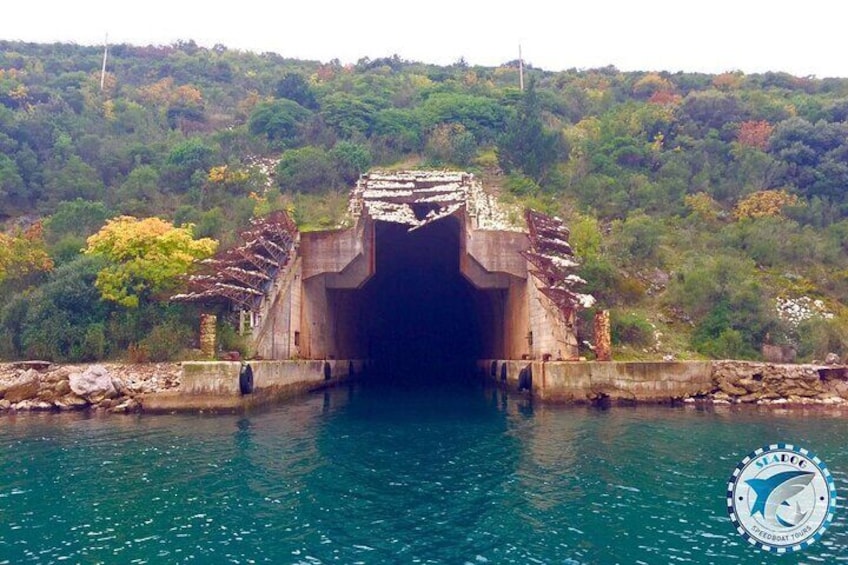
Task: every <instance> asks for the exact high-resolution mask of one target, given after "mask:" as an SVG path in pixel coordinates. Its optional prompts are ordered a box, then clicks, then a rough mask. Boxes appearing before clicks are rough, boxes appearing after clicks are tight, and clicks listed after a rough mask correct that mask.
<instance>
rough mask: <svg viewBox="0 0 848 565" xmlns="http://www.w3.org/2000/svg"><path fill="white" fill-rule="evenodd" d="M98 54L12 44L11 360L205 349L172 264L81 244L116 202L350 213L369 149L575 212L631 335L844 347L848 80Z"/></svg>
mask: <svg viewBox="0 0 848 565" xmlns="http://www.w3.org/2000/svg"><path fill="white" fill-rule="evenodd" d="M102 55H103V53H102V48H101V47H85V46H78V45H68V44H50V45H45V44H26V43H16V42H8V41H0V221H2V222H3V223H4V225H5V229H4V234H0V238H2V240H0V298H2V302H0V303H2V304H3V306H2V309H0V357H3V358H17V357H45V358H50V359H55V360H70V361H81V360H90V359H96V358H102V357H129V358H131V359H134V360H146V359H154V360H155V359H165V358H174V357H179V356H180V355H183V354H184V353H183V351H184V350H185V349H186V348H190V347H191V346H192V340H193V336H194V333H195V329H194V325H195V323H196V318H195V313H194V312H192V311H189V310H186V307H184V306H175V305H169V304H168V303H167V302H166V301H164V300H163V298H164V297H165V296H166V294H167V293H166V292H165V291H166V290H172V289H170V288H169V287H168V284H165V282H167V281H165V282H162V281H160V282H162V284H161V285H158V286H157V285H151V286H149V287H144V286H143V285H142V286H139V287H138V293H137V294H138V297H137V298H138V300H137V301H126V300H125V301H123V303H122V302H121V301H120V300H115V299H111V300H110V299H108V297H106V299H104V297H103V293H102V287H103V285H102V279H98V276H100V275H101V274H102V273H103V271H104V269H105V268H106V267H107V266H108V263H109V261H110V259H109V258H104V257H98V256H96V254H94V255H92V254H87V255H86V254H82V253H81V250H82V249H84V248H86V245H87V244H86V238H88V237H89V236H91V235H92V234H94V233H96V232H98V231H99V230H101V228H102V227H103V226H104V223H105V222H106V221H107V220H108V219H109V218H113V217H115V216H120V215H131V216H135V217H137V218H147V217H153V216H156V217H160V218H162V219H164V220H167V221H168V222H171V223H173V224H174V225H175V226H188V225H189V224H193V226H194V228H193V234H194V236H196V237H198V238H212V239H215V240H217V241H218V242H220V245H222V246H227V245H229V244H231V243H232V242H233V241H234V239H235V234H236V233H237V232H238V230H240V229H242V228H244V227H245V226H246V225H247V222H248V220H249V218H250V217H251V216H254V215H261V214H264V213H267V212H269V211H271V210H275V209H280V208H287V209H289V210H291V211H293V214H294V217H295V219H296V221H297V222H298V223H299V225H300V226H301V229H314V228H325V227H332V226H334V225H335V224H336V223H337V222H338V221H339V219H340V217H341V214H342V213H343V211H344V209H345V191H346V190H347V188H348V187H350V186H351V185H352V183H354V182H355V180H356V179H357V178H358V176H359V174H360V173H361V172H363V171H365V170H368V169H369V168H372V167H380V168H393V167H398V168H399V167H410V166H421V167H436V168H451V169H464V170H469V171H471V172H474V173H475V174H477V175H478V176H481V177H482V179H483V181H484V184H485V185H486V186H487V187H488V188H489V189H490V190H493V191H495V192H498V193H500V194H501V196H502V197H503V198H505V199H509V200H513V201H519V202H522V203H526V204H528V205H531V206H533V207H536V208H539V209H541V210H543V211H545V212H549V213H556V214H559V215H560V216H562V217H563V218H564V219H565V220H566V222H567V223H568V224H569V225H570V226H571V228H572V243H573V244H574V246H575V249H576V251H577V252H578V254H579V255H580V256H581V258H582V261H583V267H582V273H581V274H582V276H583V277H584V278H585V279H586V280H587V281H588V283H589V284H588V286H589V288H590V290H591V292H593V293H595V295H596V296H597V297H598V298H599V305H600V306H601V307H604V308H610V309H611V310H612V319H613V333H614V339H615V340H616V342H617V344H618V348H617V351H618V355H619V356H620V357H627V358H661V357H663V356H664V355H669V354H671V355H675V356H678V357H702V356H706V357H742V358H758V357H759V356H760V351H761V347H762V345H763V344H764V343H772V344H775V345H787V346H793V347H794V348H795V349H796V350H797V353H798V356H799V358H801V359H807V360H809V359H813V358H818V359H823V358H824V356H825V355H826V354H827V353H828V352H835V353H837V354H839V355H841V356H844V355H845V354H846V352H848V349H846V348H847V347H848V310H846V306H845V304H846V298H848V254H846V249H848V219H846V217H848V191H846V187H848V79H823V80H820V79H816V78H813V77H793V76H790V75H788V74H783V73H766V74H761V75H745V74H742V73H739V72H735V73H734V72H730V73H725V74H722V75H717V76H713V75H704V74H687V73H673V74H669V73H623V72H619V71H617V70H616V69H615V68H612V67H607V68H602V69H589V70H576V69H572V70H568V71H563V72H548V71H544V70H542V69H536V68H533V67H532V66H528V68H527V70H526V80H527V84H528V85H529V87H528V88H527V89H526V90H525V91H523V92H521V91H519V90H518V88H517V85H518V70H517V67H518V65H517V62H509V63H506V64H504V65H502V66H500V67H497V68H488V67H473V66H468V65H466V64H465V63H464V62H463V61H461V60H460V61H459V62H458V63H456V64H454V65H452V66H449V67H439V66H434V65H428V64H423V63H417V62H409V61H404V60H401V59H399V58H398V57H397V56H394V57H387V58H383V59H376V60H368V59H364V60H361V61H359V62H358V63H357V64H356V65H351V66H343V65H341V64H339V63H338V62H329V63H320V62H315V61H299V60H293V59H286V58H284V57H281V56H279V55H277V54H273V53H264V54H254V53H247V52H240V51H233V50H228V49H227V48H226V47H223V46H216V47H215V48H214V49H205V48H200V47H198V46H197V45H196V44H194V42H191V41H187V42H180V43H177V44H174V45H170V46H158V47H151V46H148V47H138V46H130V45H116V46H112V47H111V48H110V52H109V59H108V65H107V73H106V75H105V77H104V80H103V83H102V88H101V74H100V68H101V63H102ZM269 173H270V176H269ZM98 280H100V283H99V285H98V286H95V282H96V281H98ZM162 280H163V281H164V279H162ZM113 282H114V281H113ZM124 282H126V281H124ZM171 282H173V281H171ZM127 284H129V283H127ZM585 315H586V316H587V317H588V316H589V315H591V312H587V313H585ZM585 335H586V337H587V339H588V340H591V336H590V335H588V334H585ZM224 337H225V339H226V342H225V347H228V348H235V347H238V346H239V343H238V339H237V337H236V336H233V335H228V334H225V336H224ZM587 355H591V353H590V352H589V351H588V350H587Z"/></svg>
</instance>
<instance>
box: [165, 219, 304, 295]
mask: <svg viewBox="0 0 848 565" xmlns="http://www.w3.org/2000/svg"><path fill="white" fill-rule="evenodd" d="M297 239H298V231H297V227H296V226H295V224H294V221H292V219H291V218H290V217H289V215H288V214H286V213H285V212H284V211H276V212H272V213H271V214H270V215H268V216H265V217H262V218H256V219H253V220H251V222H250V227H249V228H248V229H246V230H244V231H242V232H241V233H240V234H239V240H240V243H239V244H238V245H236V246H235V247H231V248H229V249H226V250H223V251H220V252H218V253H217V254H216V255H215V256H214V257H212V258H211V259H206V260H205V261H201V263H200V269H199V270H198V272H197V273H196V274H194V275H191V276H190V277H188V287H189V288H188V292H186V293H184V294H177V295H175V296H172V297H171V300H173V301H175V302H199V303H201V304H211V303H219V302H227V303H234V304H237V305H238V306H239V307H240V308H241V309H243V310H256V309H257V308H258V307H259V304H260V303H261V299H262V298H263V297H264V296H265V294H266V292H267V291H268V290H269V289H270V287H271V284H272V282H273V280H274V277H275V276H277V274H278V273H279V271H280V270H281V269H282V268H283V267H285V265H287V264H288V262H289V261H290V259H291V257H292V256H293V255H294V253H295V250H296V247H297Z"/></svg>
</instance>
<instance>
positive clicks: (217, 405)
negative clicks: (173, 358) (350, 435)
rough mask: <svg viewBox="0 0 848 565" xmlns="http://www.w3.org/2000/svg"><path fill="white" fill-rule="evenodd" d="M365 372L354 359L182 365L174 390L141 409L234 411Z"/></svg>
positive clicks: (151, 396)
mask: <svg viewBox="0 0 848 565" xmlns="http://www.w3.org/2000/svg"><path fill="white" fill-rule="evenodd" d="M245 367H249V368H250V372H251V374H252V387H251V389H252V390H250V392H244V391H243V390H242V386H241V385H242V383H241V382H240V376H241V374H242V372H243V370H244V368H245ZM365 368H366V367H365V362H364V361H362V360H360V359H344V360H338V359H327V360H290V361H244V362H240V361H192V362H186V363H183V365H182V369H183V371H182V380H181V382H180V388H179V390H178V391H177V392H166V393H155V394H149V395H146V396H144V397H142V398H141V401H140V403H141V409H142V410H143V411H144V412H148V413H169V412H239V411H243V410H246V409H250V408H256V407H259V406H265V405H269V404H273V403H276V402H281V401H284V400H287V399H290V398H293V397H296V396H298V395H301V394H304V393H308V392H313V391H316V390H321V389H325V388H330V387H333V386H337V385H339V384H341V383H344V382H346V381H349V380H351V379H353V378H356V377H357V375H361V374H362V373H363V371H364V370H365Z"/></svg>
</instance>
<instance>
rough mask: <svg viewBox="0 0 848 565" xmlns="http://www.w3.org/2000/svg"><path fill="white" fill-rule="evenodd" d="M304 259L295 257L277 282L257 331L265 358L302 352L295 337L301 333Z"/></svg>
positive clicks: (257, 345)
mask: <svg viewBox="0 0 848 565" xmlns="http://www.w3.org/2000/svg"><path fill="white" fill-rule="evenodd" d="M301 278H302V270H301V260H300V258H299V257H297V258H295V260H294V261H293V262H292V264H291V267H290V268H289V269H288V270H287V271H286V273H285V275H284V276H283V277H280V278H279V279H278V280H277V281H275V282H274V284H275V289H274V291H273V292H272V293H270V295H269V299H268V305H267V306H266V307H264V308H263V309H262V310H261V312H262V320H261V322H260V324H259V326H257V328H256V329H255V331H254V334H253V345H254V348H255V349H256V353H257V354H258V355H259V356H260V357H262V358H263V359H291V358H293V357H297V356H299V355H300V351H299V350H298V347H297V345H296V344H295V341H298V340H296V339H295V336H296V335H297V334H299V333H300V310H301V291H302V287H301Z"/></svg>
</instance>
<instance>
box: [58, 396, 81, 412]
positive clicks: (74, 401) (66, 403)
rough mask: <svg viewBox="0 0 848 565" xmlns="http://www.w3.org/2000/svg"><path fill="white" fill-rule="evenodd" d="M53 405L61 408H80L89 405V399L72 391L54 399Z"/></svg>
mask: <svg viewBox="0 0 848 565" xmlns="http://www.w3.org/2000/svg"><path fill="white" fill-rule="evenodd" d="M53 405H54V406H55V407H56V408H58V409H60V410H80V409H82V408H86V407H88V400H86V399H85V398H82V397H80V396H77V395H76V394H73V393H71V394H66V395H65V396H63V397H62V398H60V399H59V400H56V401H54V402H53Z"/></svg>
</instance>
